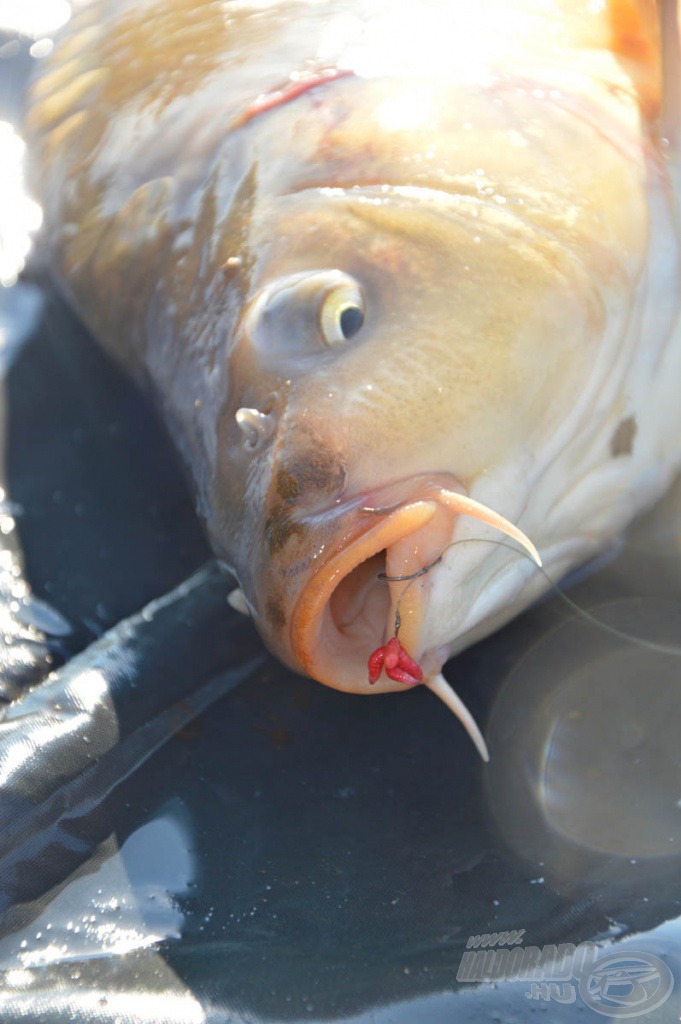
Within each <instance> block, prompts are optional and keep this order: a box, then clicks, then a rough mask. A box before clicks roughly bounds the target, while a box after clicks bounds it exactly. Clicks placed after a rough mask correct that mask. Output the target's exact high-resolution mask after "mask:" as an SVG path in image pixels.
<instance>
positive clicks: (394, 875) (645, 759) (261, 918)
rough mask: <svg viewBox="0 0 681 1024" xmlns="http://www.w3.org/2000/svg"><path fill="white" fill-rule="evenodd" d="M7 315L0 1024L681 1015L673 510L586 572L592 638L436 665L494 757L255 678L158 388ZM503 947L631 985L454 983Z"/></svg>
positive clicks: (1, 528) (549, 606) (42, 290)
mask: <svg viewBox="0 0 681 1024" xmlns="http://www.w3.org/2000/svg"><path fill="white" fill-rule="evenodd" d="M0 303H1V304H0V334H2V337H3V339H4V342H3V347H2V352H1V353H0V358H1V360H2V367H1V368H2V381H1V386H2V390H1V401H2V416H3V419H2V422H3V428H2V429H3V433H4V453H3V460H2V463H1V465H2V467H3V469H2V473H3V479H2V481H0V485H1V486H2V487H3V497H2V502H3V503H2V506H0V620H1V621H0V626H1V628H2V630H3V635H4V640H3V641H2V642H1V643H0V649H1V650H2V655H1V661H0V667H1V670H2V671H1V683H0V696H1V697H2V700H3V701H4V709H3V710H2V711H0V970H1V971H2V976H1V981H0V1020H2V1022H3V1024H5V1022H7V1024H9V1022H13V1021H19V1020H21V1021H33V1022H39V1021H40V1022H48V1021H49V1022H52V1021H55V1022H57V1021H59V1022H61V1021H73V1020H76V1021H99V1022H113V1021H125V1022H128V1021H134V1022H138V1021H139V1022H143V1024H156V1022H165V1021H173V1022H174V1021H178V1022H180V1021H181V1022H183V1024H184V1022H187V1024H189V1022H197V1024H198V1022H204V1021H210V1022H213V1021H215V1022H218V1021H220V1022H227V1021H254V1020H255V1021H261V1020H267V1021H300V1020H309V1021H315V1020H332V1019H347V1020H352V1021H360V1020H362V1021H374V1022H383V1021H385V1022H387V1021H400V1022H401V1021H408V1022H413V1021H426V1022H428V1024H430V1022H433V1024H435V1022H440V1021H443V1022H444V1021H447V1022H450V1021H453V1020H457V1021H459V1020H461V1021H478V1020H490V1021H491V1020H500V1021H521V1020H524V1019H527V1018H528V1017H529V1016H533V1015H535V1014H536V1013H542V1014H544V1017H545V1019H549V1020H551V1021H564V1020H572V1019H573V1018H574V1019H580V1020H585V1019H590V1020H593V1021H597V1020H601V1019H603V1017H604V1016H605V1017H608V1016H609V1017H611V1018H613V1019H618V1018H619V1017H621V1016H627V1017H628V1018H631V1017H632V1016H638V1017H639V1018H640V1019H645V1020H649V1021H655V1022H658V1021H659V1022H663V1021H672V1020H678V1017H679V1011H680V1009H681V999H680V998H679V993H681V964H680V963H679V920H678V918H679V914H680V909H679V895H680V894H679V879H680V868H681V857H680V854H681V850H680V849H679V843H680V837H681V830H680V828H679V824H680V821H681V771H680V758H679V753H678V748H679V744H678V730H679V721H680V720H681V719H680V716H679V711H681V707H680V704H681V689H680V687H679V682H680V680H679V676H680V675H681V662H680V661H679V655H678V653H676V648H677V647H678V646H679V645H680V644H681V628H679V627H681V538H680V536H679V525H678V524H679V522H680V521H681V520H680V517H679V513H680V511H681V495H680V492H679V489H677V490H676V491H675V492H673V493H672V494H671V496H670V497H669V498H668V499H667V500H666V501H665V502H664V503H663V504H662V505H661V506H660V508H659V509H657V510H656V511H655V512H654V513H652V514H650V515H649V516H647V517H646V518H645V519H644V520H643V521H642V522H641V523H640V524H637V526H635V528H634V529H633V530H632V531H631V532H630V534H629V536H628V538H627V541H626V544H625V545H624V546H623V547H622V548H621V549H620V550H618V551H617V552H613V553H612V554H611V556H610V559H609V560H606V561H605V562H604V564H603V565H601V566H600V568H598V569H597V570H595V571H593V572H591V573H590V574H589V575H587V576H584V577H583V578H581V579H576V580H575V581H573V585H572V586H571V587H570V589H569V595H570V598H571V599H572V600H573V601H574V602H576V603H577V605H578V606H580V607H581V608H588V609H590V611H591V613H592V614H593V615H594V616H595V617H596V618H597V619H598V621H599V623H601V624H600V625H595V624H594V623H593V622H589V621H587V620H586V619H585V618H584V616H583V615H580V614H578V613H576V612H575V611H574V609H573V608H571V607H570V606H568V605H567V604H566V603H565V601H564V600H563V599H561V597H560V596H559V595H553V596H552V597H551V598H549V599H547V600H546V601H544V602H543V603H541V604H540V605H538V606H537V607H535V608H534V609H532V610H531V611H530V612H529V613H528V614H526V615H524V616H523V617H521V618H520V619H519V620H518V621H517V622H515V623H513V624H512V625H511V626H509V627H508V628H506V629H505V630H503V631H501V632H500V633H498V634H497V635H496V636H494V637H492V638H490V639H489V640H487V641H486V642H484V643H482V644H479V645H478V646H477V647H475V648H474V649H472V650H470V651H468V652H466V653H465V654H464V655H463V656H461V657H460V658H458V659H457V660H456V662H454V663H453V664H451V665H450V666H449V668H448V673H449V674H450V677H451V678H452V680H453V681H454V682H455V684H456V686H457V689H458V690H459V692H460V693H461V695H462V697H463V698H464V700H465V701H466V702H467V703H468V704H469V706H470V707H471V709H472V710H473V712H474V713H475V714H476V717H477V718H478V720H479V721H480V722H481V723H482V724H483V728H484V731H485V733H486V735H487V737H488V740H489V744H490V750H491V754H492V761H491V764H490V766H489V767H487V768H485V767H484V766H483V765H482V764H481V763H480V761H479V760H478V759H477V756H476V754H475V752H474V750H473V748H472V745H471V744H470V742H469V741H468V740H467V739H466V737H465V736H464V735H463V732H462V730H461V728H460V727H459V725H458V723H456V721H455V720H454V719H453V718H452V717H451V716H450V715H449V714H448V713H447V712H446V711H445V709H444V708H443V707H442V706H441V705H440V704H439V703H438V702H437V701H435V700H434V699H433V698H432V696H431V695H429V694H428V693H427V692H421V691H419V690H416V691H414V692H411V693H409V694H404V695H394V696H392V695H391V696H388V697H382V698H375V699H366V698H358V697H352V696H347V695H342V694H339V693H335V692H332V691H330V690H326V689H324V688H323V687H321V686H318V685H317V684H315V683H313V682H311V681H309V680H304V679H300V678H297V677H295V676H293V675H292V674H291V673H289V672H288V671H287V670H285V669H283V668H282V667H281V666H280V665H279V664H278V663H276V662H275V661H274V660H273V659H271V658H270V657H269V656H268V655H267V654H266V653H265V652H264V651H263V649H262V646H261V644H260V642H259V640H258V638H257V637H256V635H255V633H254V632H253V630H252V628H251V627H250V625H249V624H248V622H246V621H245V620H243V619H242V618H240V617H239V616H237V614H236V613H235V612H233V611H232V609H231V608H230V607H229V606H228V605H227V603H226V595H227V593H228V592H229V590H230V585H231V584H230V581H229V579H228V578H227V577H226V575H225V574H224V573H222V572H221V571H220V569H219V568H218V567H217V566H216V565H215V563H214V562H212V561H211V558H210V553H209V551H208V549H207V548H206V545H205V542H204V540H203V537H202V534H201V531H200V529H199V526H198V524H197V521H196V519H195V516H194V513H193V510H192V505H191V500H190V498H189V496H188V494H187V491H186V488H185V484H184V481H183V478H182V475H181V472H180V470H179V468H178V466H177V463H176V460H175V457H174V455H173V453H172V451H171V449H170V446H169V444H168V442H167V439H166V438H165V435H164V434H163V431H162V430H161V428H160V426H159V424H158V423H157V421H156V419H155V417H154V416H153V414H152V412H151V411H150V409H149V407H148V405H147V403H146V401H145V399H144V398H143V397H142V396H140V395H139V394H137V393H136V391H135V390H134V388H133V387H132V386H131V385H130V384H129V383H128V382H126V381H125V380H124V379H123V378H122V376H121V375H120V374H119V373H118V371H117V370H115V369H114V368H113V367H112V366H110V365H109V364H108V363H107V362H106V360H105V359H104V357H103V356H102V355H101V354H100V353H99V351H98V350H97V349H96V347H94V345H93V343H92V342H91V340H90V339H89V338H88V337H87V335H86V332H85V331H84V330H83V328H82V327H80V326H79V325H78V323H77V322H76V321H75V320H74V318H73V316H72V315H71V314H70V313H69V312H68V310H67V309H66V308H65V306H64V305H63V304H62V303H61V301H60V300H59V299H58V298H56V297H55V296H54V295H52V294H51V293H50V292H49V290H48V289H47V288H46V287H45V285H44V284H43V283H42V282H39V281H35V280H34V281H24V282H22V283H20V284H19V285H17V286H15V287H14V288H13V289H9V290H5V291H4V292H2V293H1V295H0ZM24 583H26V584H27V585H28V586H30V591H29V590H27V589H25V588H24ZM626 635H633V636H634V637H637V638H639V639H638V641H637V642H632V641H631V640H630V639H629V640H628V639H626ZM49 673H51V674H49ZM30 687H32V689H31V688H30ZM29 690H30V692H29ZM22 695H23V696H22ZM509 932H512V933H515V936H509V935H508V934H507V935H506V936H504V935H503V934H502V935H501V937H500V936H499V933H509ZM485 935H486V936H487V938H482V939H481V938H480V936H485ZM490 935H492V936H493V937H492V938H490V937H489V936H490ZM476 936H477V938H476ZM494 936H495V937H496V938H494ZM514 937H515V939H516V945H521V946H523V947H525V948H526V947H529V946H537V947H539V948H540V949H541V948H542V947H544V946H547V945H549V946H550V945H556V946H557V945H559V944H561V943H573V944H579V943H582V942H586V941H596V942H598V943H599V950H598V952H599V954H600V955H601V956H605V955H607V954H612V955H613V956H614V967H615V969H616V970H618V971H619V976H618V979H619V980H618V979H615V981H614V982H613V977H614V975H613V974H612V970H611V973H610V975H607V972H606V970H605V968H603V969H602V970H601V971H600V973H596V974H594V975H593V976H592V978H591V980H590V981H589V979H587V980H586V982H585V981H584V979H582V987H581V988H580V984H579V979H571V978H570V974H569V972H568V974H567V977H565V976H563V975H561V977H560V978H559V973H560V972H559V971H558V970H557V969H554V971H553V974H552V973H551V970H550V969H547V970H546V971H545V972H544V975H543V976H541V977H540V976H539V975H537V979H536V981H535V984H534V985H532V983H531V981H530V980H525V981H522V980H511V979H506V980H504V978H503V977H497V978H496V979H495V978H494V977H493V975H490V976H489V978H488V980H487V981H485V980H480V978H479V977H478V980H475V977H476V976H475V975H471V974H468V975H467V974H466V972H465V971H464V972H463V973H462V971H461V970H460V966H461V963H462V957H463V955H464V953H465V951H466V947H467V945H469V946H473V947H475V946H477V947H478V948H480V949H484V948H485V947H486V946H489V945H490V943H491V944H492V945H493V946H494V943H495V942H496V944H497V945H501V947H502V948H504V943H509V942H512V941H513V938H514ZM469 952H470V950H469ZM609 964H610V967H611V968H612V964H613V961H612V960H611V961H609ZM641 965H642V967H643V970H642V967H641ZM646 968H647V973H646ZM670 971H671V974H669V972H670ZM479 973H480V972H478V974H479ZM457 974H458V975H459V979H458V980H457ZM606 976H607V978H608V979H609V980H608V981H607V984H606V983H605V981H604V979H606ZM467 979H468V980H467ZM670 985H671V991H670Z"/></svg>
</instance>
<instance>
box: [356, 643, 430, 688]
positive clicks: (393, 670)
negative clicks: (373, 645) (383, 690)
mask: <svg viewBox="0 0 681 1024" xmlns="http://www.w3.org/2000/svg"><path fill="white" fill-rule="evenodd" d="M368 667H369V682H370V683H371V684H373V683H376V682H378V677H379V676H380V674H381V672H382V671H383V669H385V674H386V675H387V677H388V679H394V680H395V682H397V683H406V684H412V685H413V684H414V683H420V682H421V680H422V679H423V672H422V671H421V669H420V668H419V666H418V665H417V664H416V662H415V661H414V659H413V658H410V657H409V655H408V654H407V652H406V651H405V649H404V647H403V646H402V644H401V643H400V641H399V640H398V639H397V637H396V636H394V637H392V638H391V639H390V640H388V643H387V644H385V645H384V646H383V647H378V648H377V649H376V650H375V651H374V653H373V654H372V655H371V657H370V658H369V665H368Z"/></svg>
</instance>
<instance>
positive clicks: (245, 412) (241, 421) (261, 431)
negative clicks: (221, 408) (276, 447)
mask: <svg viewBox="0 0 681 1024" xmlns="http://www.w3.org/2000/svg"><path fill="white" fill-rule="evenodd" d="M234 418H235V419H236V422H237V426H238V427H239V430H240V431H241V433H242V436H243V440H244V444H245V445H246V447H247V448H250V449H253V450H255V449H256V448H258V447H260V445H262V444H264V443H265V442H266V441H268V440H269V439H270V437H272V434H273V433H274V417H273V416H272V414H271V413H263V412H260V410H259V409H237V411H236V413H235V416H234Z"/></svg>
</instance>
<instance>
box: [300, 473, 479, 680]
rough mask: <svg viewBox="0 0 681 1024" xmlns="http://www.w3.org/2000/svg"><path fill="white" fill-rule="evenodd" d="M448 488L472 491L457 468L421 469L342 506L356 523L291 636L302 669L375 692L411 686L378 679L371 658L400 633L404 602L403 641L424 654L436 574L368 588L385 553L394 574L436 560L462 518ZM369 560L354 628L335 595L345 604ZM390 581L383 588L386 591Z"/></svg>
mask: <svg viewBox="0 0 681 1024" xmlns="http://www.w3.org/2000/svg"><path fill="white" fill-rule="evenodd" d="M443 488H445V489H447V490H449V491H452V490H455V491H458V492H460V493H465V489H464V488H463V486H462V485H461V484H460V483H459V481H457V480H455V478H454V477H453V476H452V475H451V474H450V473H442V472H433V473H420V474H416V475H413V476H410V477H408V478H403V479H401V480H397V481H393V482H391V483H388V484H386V485H383V486H381V487H379V488H375V489H372V490H370V491H365V492H361V493H359V494H357V495H354V496H352V497H350V498H347V499H346V500H344V501H342V502H340V503H338V504H337V505H336V506H335V507H334V509H333V514H334V516H335V517H338V519H340V518H341V517H344V518H347V516H348V515H349V516H350V517H351V527H350V529H347V528H346V529H345V530H343V533H342V536H341V537H340V538H339V539H338V540H337V542H336V543H335V544H334V545H332V546H331V547H330V550H329V553H328V555H327V556H326V557H325V559H324V561H323V562H321V563H320V564H318V565H316V566H315V568H314V569H313V570H312V572H310V573H308V574H307V577H306V579H305V581H304V583H303V584H302V586H301V588H300V590H299V591H298V595H297V598H296V600H295V603H294V606H293V610H292V615H291V620H290V629H289V643H290V651H291V652H292V654H293V656H294V660H295V663H296V666H297V667H298V668H299V669H302V671H304V672H305V673H306V674H308V675H310V676H312V677H313V678H316V679H318V680H319V681H320V682H323V683H325V684H326V685H329V686H331V687H333V688H335V689H340V690H347V691H352V692H365V693H374V692H385V691H389V690H395V689H404V686H403V684H399V683H394V682H392V681H391V680H389V679H388V678H387V677H386V676H385V675H383V676H381V678H380V680H379V681H378V683H377V684H375V685H374V686H370V685H369V683H368V677H367V661H368V658H369V655H370V654H371V653H372V651H373V650H374V649H375V648H376V647H377V646H379V645H380V644H382V643H383V642H384V641H385V640H386V639H387V638H388V637H389V636H390V635H392V634H393V632H394V628H395V618H396V609H397V607H398V606H399V610H400V617H401V625H400V640H401V642H402V643H403V645H404V646H405V647H406V648H407V649H408V650H409V652H410V654H412V656H414V657H416V658H418V657H420V656H421V654H422V650H421V635H422V632H423V625H424V617H425V610H426V607H427V598H428V594H429V591H430V587H431V580H430V579H429V575H428V573H427V572H423V573H422V574H421V575H420V576H419V577H418V578H414V579H413V580H411V581H409V582H408V583H407V582H406V581H404V582H402V581H399V582H398V581H397V580H394V581H392V582H385V583H382V584H381V585H380V588H377V587H374V592H373V593H371V592H370V591H369V589H368V588H369V587H371V586H374V585H373V584H372V583H371V575H372V574H371V572H370V570H369V565H368V563H370V562H371V560H372V559H376V558H377V556H378V557H380V556H382V555H383V552H385V555H384V558H385V568H388V569H389V572H388V575H390V576H393V575H394V576H399V575H403V574H406V573H404V572H403V571H401V570H399V567H401V566H402V565H403V564H404V566H405V568H407V569H410V570H413V569H414V568H416V569H417V570H423V569H427V567H428V566H429V565H430V564H431V563H433V562H435V561H436V560H437V559H438V558H439V556H440V555H441V553H442V551H443V550H444V549H445V548H446V547H447V545H448V543H449V541H450V539H451V534H452V531H453V527H454V518H455V517H453V516H452V515H451V513H450V512H448V511H447V510H446V509H445V508H444V507H443V506H442V505H441V504H440V502H439V501H438V494H439V492H440V491H441V490H442V489H443ZM364 565H367V570H366V580H365V581H363V583H362V586H361V589H360V590H359V591H358V593H359V594H360V598H361V597H362V595H364V599H363V602H362V601H360V604H359V610H358V611H357V613H356V614H355V616H354V617H353V618H351V621H350V631H349V633H346V632H345V627H343V626H340V625H339V624H338V622H337V620H336V618H335V616H334V613H333V605H332V601H335V602H336V603H338V600H339V598H338V597H336V595H338V594H340V590H339V588H340V585H341V584H342V583H343V582H344V581H346V580H348V578H349V577H351V576H352V574H355V577H354V580H353V585H354V582H355V580H356V579H357V573H356V571H357V570H359V571H360V572H361V567H362V566H364ZM395 566H397V567H398V571H395ZM348 586H349V584H348ZM383 587H384V588H385V591H384V595H381V594H380V593H378V591H379V589H381V588H383ZM407 587H408V590H407ZM372 600H373V604H372V603H371V602H372ZM350 604H351V605H352V601H350ZM341 607H342V606H341ZM377 608H378V609H380V610H379V611H377V610H376V609H377ZM367 609H368V611H367ZM365 613H366V614H365ZM365 619H366V628H365ZM381 619H382V621H381Z"/></svg>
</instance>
